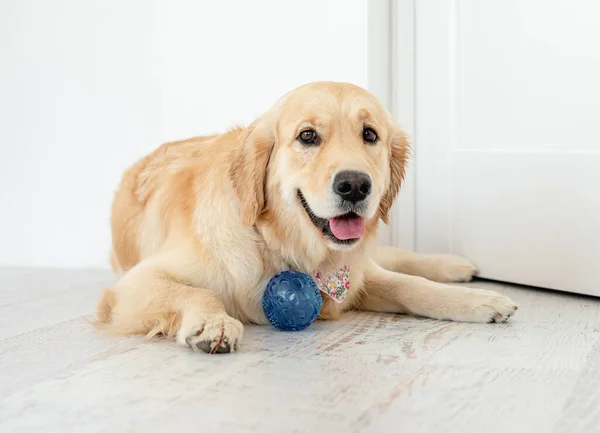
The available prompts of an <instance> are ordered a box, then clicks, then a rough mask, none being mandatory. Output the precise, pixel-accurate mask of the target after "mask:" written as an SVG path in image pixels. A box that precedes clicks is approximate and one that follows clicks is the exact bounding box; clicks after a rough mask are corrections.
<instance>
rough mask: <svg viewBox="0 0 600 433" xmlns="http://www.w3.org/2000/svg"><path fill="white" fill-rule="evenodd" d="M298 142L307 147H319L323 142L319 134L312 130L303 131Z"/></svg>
mask: <svg viewBox="0 0 600 433" xmlns="http://www.w3.org/2000/svg"><path fill="white" fill-rule="evenodd" d="M298 140H300V143H302V144H305V145H307V146H318V145H319V143H320V142H321V138H320V137H319V134H317V133H316V132H315V131H313V130H312V129H306V130H304V131H302V132H301V133H300V135H299V136H298Z"/></svg>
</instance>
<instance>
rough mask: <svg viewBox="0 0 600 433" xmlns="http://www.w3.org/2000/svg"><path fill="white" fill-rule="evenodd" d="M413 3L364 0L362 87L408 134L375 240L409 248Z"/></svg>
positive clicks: (412, 226) (412, 230) (412, 241)
mask: <svg viewBox="0 0 600 433" xmlns="http://www.w3.org/2000/svg"><path fill="white" fill-rule="evenodd" d="M415 2H416V0H370V1H368V2H367V4H368V6H367V7H368V38H369V41H368V59H369V62H368V63H369V66H368V67H369V69H368V86H369V90H370V91H371V92H372V93H373V94H374V95H375V96H377V97H378V98H379V99H380V100H381V102H382V103H383V104H384V106H385V107H386V108H387V109H388V110H389V111H390V112H391V113H392V114H393V115H394V117H395V118H396V119H398V121H399V122H400V123H401V124H402V126H403V127H404V129H405V130H406V132H407V133H408V135H409V136H410V137H411V142H412V143H413V144H412V150H411V158H410V162H409V166H408V169H407V172H406V176H405V178H404V183H403V185H402V187H401V189H400V193H399V195H398V198H397V200H396V203H395V204H394V207H393V208H392V213H391V218H390V224H389V226H383V225H382V227H381V229H380V242H381V243H384V244H388V245H393V246H396V247H398V248H402V249H406V250H410V251H415V249H416V245H417V239H416V182H415V180H416V172H415V165H416V164H415V162H414V158H415V156H416V147H415V145H414V143H415V142H416V137H415V131H416V128H415V100H416V95H415V91H416V82H415V72H416V70H415V66H416V62H415V42H416V38H415V22H416V19H415Z"/></svg>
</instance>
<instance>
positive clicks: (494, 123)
mask: <svg viewBox="0 0 600 433" xmlns="http://www.w3.org/2000/svg"><path fill="white" fill-rule="evenodd" d="M415 16H416V21H415V23H416V30H415V34H416V83H417V85H416V104H415V106H416V128H415V129H416V131H415V153H416V173H417V174H416V176H417V179H416V185H417V188H416V197H417V199H416V201H417V205H416V245H417V249H418V250H420V251H425V252H432V251H449V252H455V253H458V254H462V255H465V256H467V257H469V258H471V259H472V260H473V261H475V262H476V263H477V264H478V265H479V266H480V268H481V275H482V276H483V277H486V278H492V279H498V280H503V281H509V282H515V283H521V284H530V285H535V286H540V287H548V288H554V289H560V290H569V291H574V292H579V293H587V294H593V295H598V296H600V267H598V266H597V264H600V193H599V192H597V191H596V190H597V189H598V188H599V187H600V139H599V138H598V137H599V134H598V132H597V129H598V126H599V124H600V122H599V120H600V78H598V77H600V49H599V48H598V41H600V27H599V26H597V25H596V21H597V17H598V16H600V3H598V2H596V1H595V0H576V1H572V2H564V1H554V0H553V1H547V0H546V1H544V0H505V1H503V2H481V1H477V0H463V1H458V0H456V1H444V0H424V1H419V2H416V13H415Z"/></svg>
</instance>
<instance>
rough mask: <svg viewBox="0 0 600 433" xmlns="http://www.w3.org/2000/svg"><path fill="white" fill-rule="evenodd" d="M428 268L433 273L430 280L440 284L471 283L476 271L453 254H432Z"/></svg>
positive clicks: (463, 259)
mask: <svg viewBox="0 0 600 433" xmlns="http://www.w3.org/2000/svg"><path fill="white" fill-rule="evenodd" d="M429 259H430V260H431V263H430V268H431V270H432V272H433V275H432V277H433V278H431V279H432V280H433V281H437V282H440V283H463V282H467V281H471V280H472V279H473V277H474V276H475V275H476V274H477V272H478V269H477V266H475V265H474V264H473V263H471V262H470V261H469V260H467V259H465V258H464V257H461V256H457V255H454V254H432V255H431V256H430V258H429Z"/></svg>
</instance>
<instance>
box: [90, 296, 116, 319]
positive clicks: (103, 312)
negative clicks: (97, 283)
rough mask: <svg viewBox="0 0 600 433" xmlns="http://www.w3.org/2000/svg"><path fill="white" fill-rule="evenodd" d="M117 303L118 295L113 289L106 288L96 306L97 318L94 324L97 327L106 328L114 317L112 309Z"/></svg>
mask: <svg viewBox="0 0 600 433" xmlns="http://www.w3.org/2000/svg"><path fill="white" fill-rule="evenodd" d="M116 303H117V297H116V295H115V292H114V291H113V290H112V289H104V293H102V296H101V297H100V301H99V302H98V305H97V307H96V320H95V321H94V322H93V325H94V326H95V327H97V328H106V325H108V324H109V323H110V321H111V318H112V311H113V309H114V308H115V305H116Z"/></svg>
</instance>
